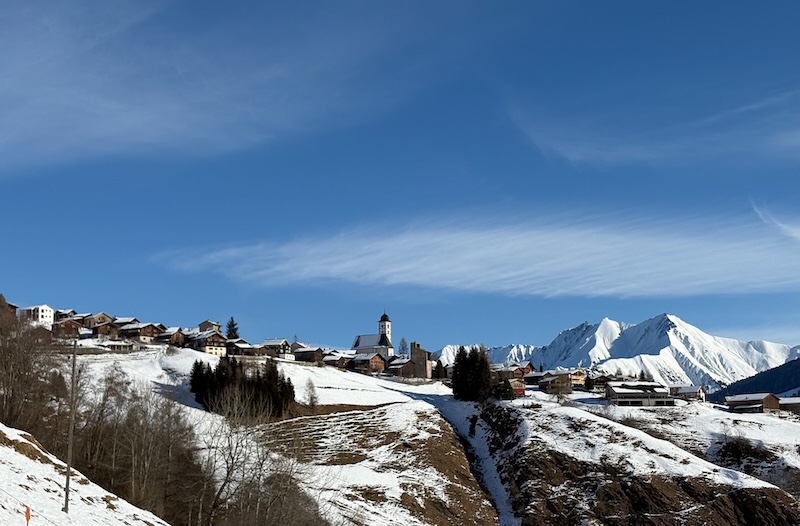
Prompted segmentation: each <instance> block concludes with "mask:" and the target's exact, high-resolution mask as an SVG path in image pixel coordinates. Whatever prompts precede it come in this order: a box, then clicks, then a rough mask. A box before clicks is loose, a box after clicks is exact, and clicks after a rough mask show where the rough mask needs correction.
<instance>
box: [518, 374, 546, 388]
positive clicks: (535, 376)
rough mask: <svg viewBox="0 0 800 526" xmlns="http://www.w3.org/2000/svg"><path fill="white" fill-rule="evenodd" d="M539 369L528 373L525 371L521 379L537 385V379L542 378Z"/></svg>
mask: <svg viewBox="0 0 800 526" xmlns="http://www.w3.org/2000/svg"><path fill="white" fill-rule="evenodd" d="M545 374H546V373H543V372H541V371H531V372H529V373H525V375H524V376H523V377H522V379H523V381H524V382H525V383H526V384H528V385H539V380H541V379H542V378H544V375H545Z"/></svg>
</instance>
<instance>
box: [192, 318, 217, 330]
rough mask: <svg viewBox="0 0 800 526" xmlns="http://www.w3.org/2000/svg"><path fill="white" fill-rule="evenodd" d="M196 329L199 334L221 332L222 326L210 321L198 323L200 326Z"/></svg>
mask: <svg viewBox="0 0 800 526" xmlns="http://www.w3.org/2000/svg"><path fill="white" fill-rule="evenodd" d="M197 328H198V329H200V332H207V331H216V332H221V331H222V325H220V324H219V323H217V322H215V321H211V320H205V321H202V322H200V325H198V326H197Z"/></svg>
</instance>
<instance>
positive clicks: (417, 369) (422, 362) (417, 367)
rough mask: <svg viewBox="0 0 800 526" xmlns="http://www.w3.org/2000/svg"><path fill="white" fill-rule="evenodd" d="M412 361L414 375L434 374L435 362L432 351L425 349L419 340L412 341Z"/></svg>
mask: <svg viewBox="0 0 800 526" xmlns="http://www.w3.org/2000/svg"><path fill="white" fill-rule="evenodd" d="M410 354H411V361H412V362H414V376H415V377H416V378H430V377H432V376H433V362H432V361H431V353H429V352H428V351H426V350H425V349H423V348H422V347H421V346H420V344H418V343H417V342H411V347H410Z"/></svg>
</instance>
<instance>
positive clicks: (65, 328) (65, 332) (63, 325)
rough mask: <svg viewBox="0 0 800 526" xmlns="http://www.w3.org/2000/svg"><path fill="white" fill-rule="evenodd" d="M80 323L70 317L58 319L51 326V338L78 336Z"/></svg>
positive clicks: (72, 337) (67, 338)
mask: <svg viewBox="0 0 800 526" xmlns="http://www.w3.org/2000/svg"><path fill="white" fill-rule="evenodd" d="M81 327H83V326H82V325H81V323H80V322H79V321H76V320H72V319H69V318H67V319H63V320H59V321H57V322H55V323H53V325H52V326H51V329H52V332H53V338H60V339H62V340H75V339H78V338H79V337H80V331H81Z"/></svg>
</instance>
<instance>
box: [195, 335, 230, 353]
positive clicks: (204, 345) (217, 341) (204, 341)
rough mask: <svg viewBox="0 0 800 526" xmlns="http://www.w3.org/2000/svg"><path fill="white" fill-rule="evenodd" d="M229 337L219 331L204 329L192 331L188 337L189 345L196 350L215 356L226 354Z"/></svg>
mask: <svg viewBox="0 0 800 526" xmlns="http://www.w3.org/2000/svg"><path fill="white" fill-rule="evenodd" d="M227 341H228V340H227V339H226V338H225V336H223V335H222V333H220V332H219V331H203V332H198V333H192V335H191V338H189V339H188V344H189V347H191V348H192V349H194V350H195V351H200V352H204V353H207V354H213V355H214V356H225V353H226V352H227V349H226V347H225V344H226V343H227Z"/></svg>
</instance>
